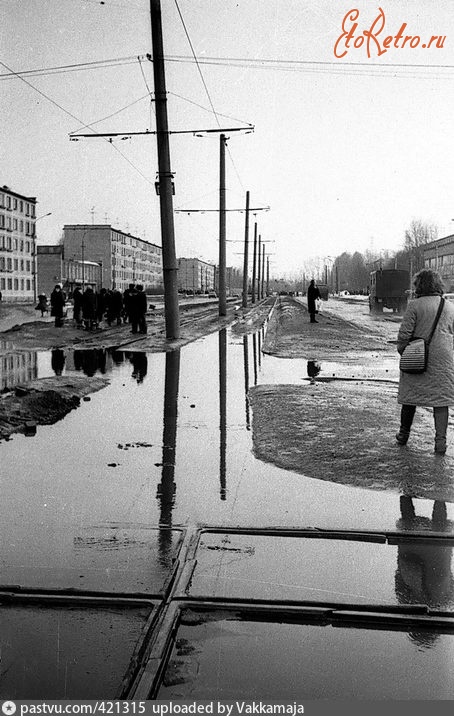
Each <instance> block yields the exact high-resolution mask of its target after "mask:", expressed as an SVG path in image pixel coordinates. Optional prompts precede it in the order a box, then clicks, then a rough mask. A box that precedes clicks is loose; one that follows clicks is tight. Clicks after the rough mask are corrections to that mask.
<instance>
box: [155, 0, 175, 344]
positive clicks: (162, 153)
mask: <svg viewBox="0 0 454 716" xmlns="http://www.w3.org/2000/svg"><path fill="white" fill-rule="evenodd" d="M150 15H151V39H152V45H153V76H154V89H155V107H156V129H157V147H158V169H159V172H158V176H159V203H160V210H161V241H162V267H163V275H164V308H165V321H166V337H167V338H168V339H173V338H179V337H180V311H179V306H178V275H177V271H178V262H177V258H176V253H175V231H174V222H173V198H172V194H173V182H172V178H173V174H172V172H171V169H170V149H169V128H168V123H167V92H166V82H165V72H164V46H163V41H162V23H161V3H160V0H150Z"/></svg>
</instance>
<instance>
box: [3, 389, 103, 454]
mask: <svg viewBox="0 0 454 716" xmlns="http://www.w3.org/2000/svg"><path fill="white" fill-rule="evenodd" d="M108 383H109V381H108V380H107V378H101V377H93V378H87V377H86V376H71V377H69V376H55V378H41V379H38V380H34V381H31V382H29V383H26V384H22V385H20V386H16V388H15V389H14V390H12V391H7V392H5V393H3V394H1V395H0V440H1V439H4V438H8V437H9V436H10V435H11V434H12V433H25V434H27V435H34V433H35V432H36V425H37V424H39V425H52V424H53V423H56V422H57V421H58V420H61V419H62V418H64V417H65V415H67V413H69V412H70V410H73V409H74V408H77V406H78V405H79V403H80V400H81V398H85V397H86V396H88V394H89V393H93V392H95V391H98V390H101V388H104V387H105V386H106V385H108ZM87 399H89V398H87Z"/></svg>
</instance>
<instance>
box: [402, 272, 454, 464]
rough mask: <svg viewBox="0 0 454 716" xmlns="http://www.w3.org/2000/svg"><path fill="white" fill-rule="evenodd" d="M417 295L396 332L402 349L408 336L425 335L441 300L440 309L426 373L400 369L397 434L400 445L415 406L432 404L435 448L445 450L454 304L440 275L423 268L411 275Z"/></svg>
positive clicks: (453, 377) (452, 397)
mask: <svg viewBox="0 0 454 716" xmlns="http://www.w3.org/2000/svg"><path fill="white" fill-rule="evenodd" d="M413 283H414V287H415V295H416V298H415V299H414V300H413V301H410V302H409V304H408V307H407V310H406V312H405V315H404V317H403V319H402V323H401V326H400V329H399V333H398V336H397V350H398V351H399V353H400V354H402V353H403V351H404V349H405V347H406V346H407V345H408V343H409V342H410V340H411V338H413V337H415V338H416V337H417V338H428V336H429V334H430V331H431V328H432V325H433V322H434V319H435V316H436V314H437V311H438V308H439V305H440V301H441V300H442V301H444V306H443V310H442V313H441V316H440V319H439V321H438V324H437V327H436V329H435V333H434V334H433V337H432V341H431V343H430V346H429V360H428V364H427V369H426V371H425V373H416V374H415V373H402V372H401V373H400V379H399V391H398V396H397V400H398V402H399V403H400V404H401V405H402V409H401V417H400V428H399V432H398V433H397V435H396V440H397V442H398V443H399V445H405V444H406V443H407V441H408V438H409V436H410V430H411V426H412V423H413V418H414V415H415V411H416V406H417V405H421V406H426V407H431V408H433V415H434V423H435V452H436V453H438V454H440V455H443V454H444V453H445V452H446V431H447V427H448V412H449V410H448V409H449V406H450V405H454V358H453V341H454V304H453V303H451V301H445V300H444V299H443V298H442V296H443V282H442V279H441V276H440V275H439V274H438V273H437V272H436V271H432V270H430V269H423V270H422V271H420V272H419V273H417V274H416V276H415V278H414V282H413Z"/></svg>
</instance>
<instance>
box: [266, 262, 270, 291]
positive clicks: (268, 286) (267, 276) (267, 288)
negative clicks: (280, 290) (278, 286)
mask: <svg viewBox="0 0 454 716" xmlns="http://www.w3.org/2000/svg"><path fill="white" fill-rule="evenodd" d="M269 294H270V257H269V256H267V257H266V295H267V296H269Z"/></svg>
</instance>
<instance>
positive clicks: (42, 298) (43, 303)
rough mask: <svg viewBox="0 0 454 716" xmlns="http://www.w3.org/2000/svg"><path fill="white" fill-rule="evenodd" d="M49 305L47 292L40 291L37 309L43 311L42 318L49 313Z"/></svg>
mask: <svg viewBox="0 0 454 716" xmlns="http://www.w3.org/2000/svg"><path fill="white" fill-rule="evenodd" d="M48 310H49V306H48V304H47V296H46V294H45V293H40V294H39V296H38V304H37V305H36V306H35V311H41V318H42V317H43V316H44V314H45V313H47V312H48Z"/></svg>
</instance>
